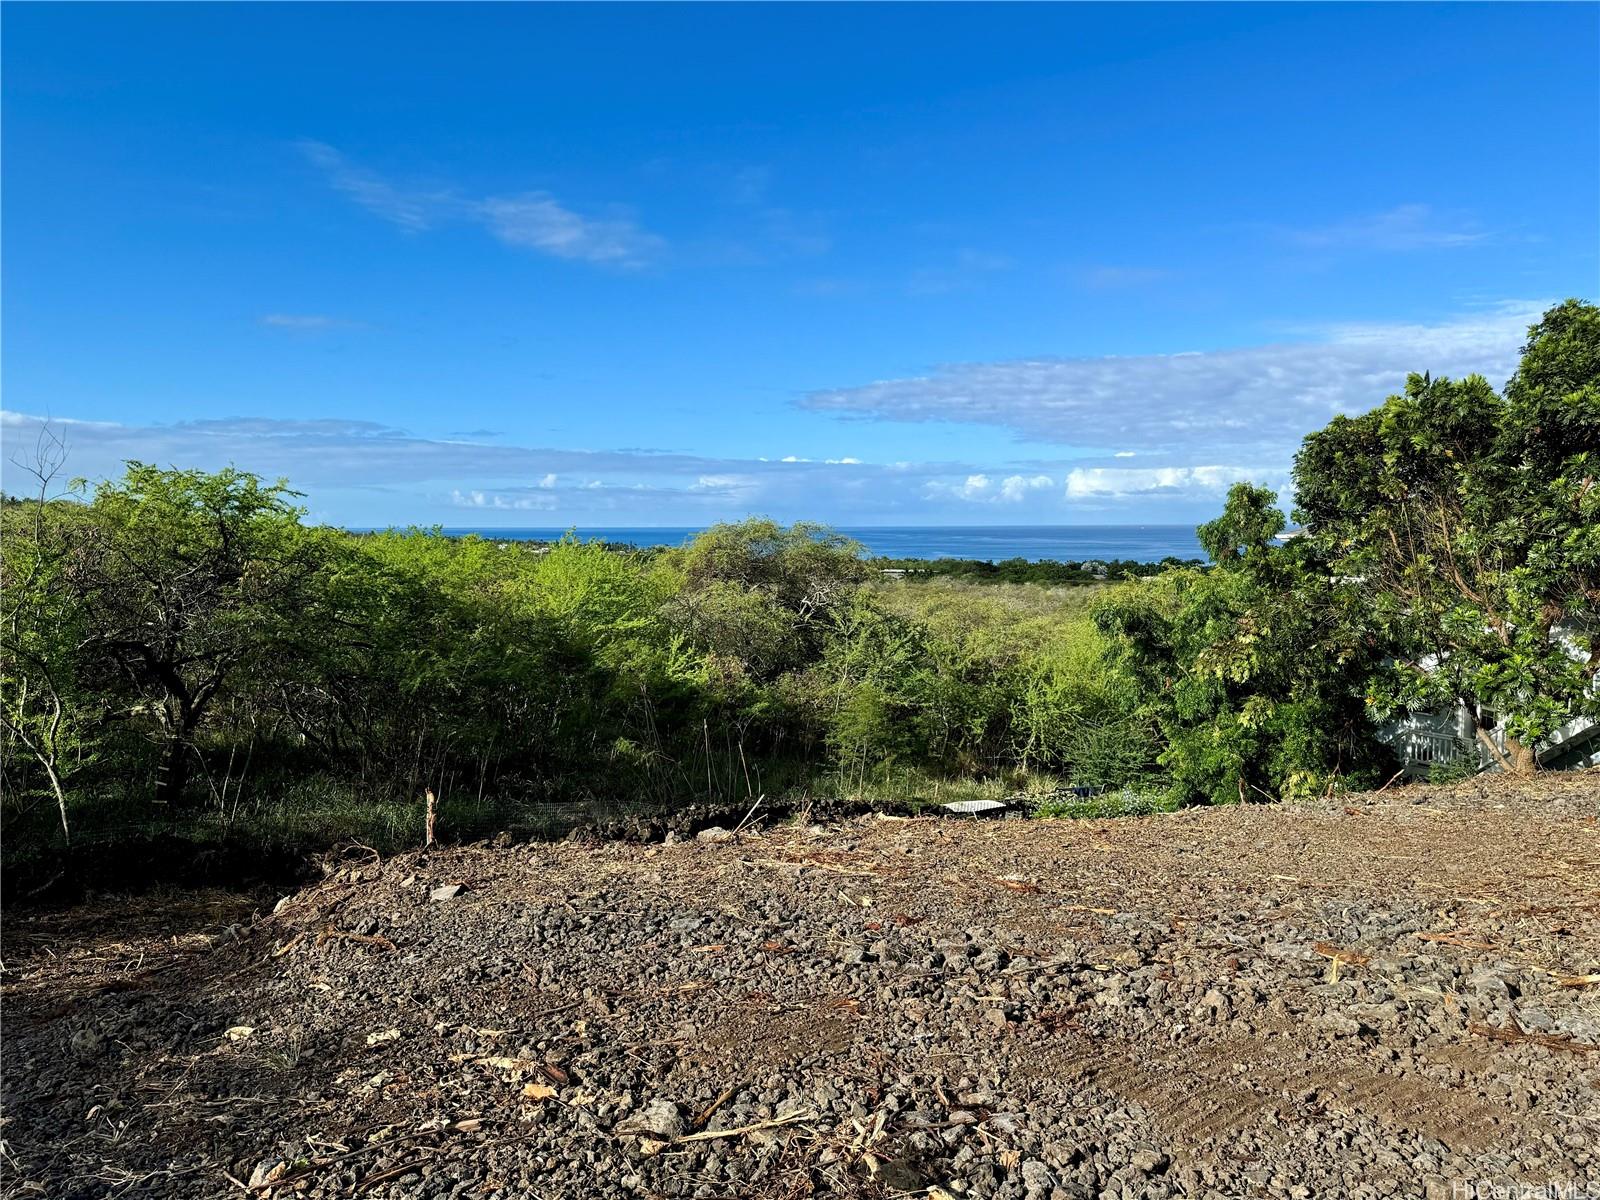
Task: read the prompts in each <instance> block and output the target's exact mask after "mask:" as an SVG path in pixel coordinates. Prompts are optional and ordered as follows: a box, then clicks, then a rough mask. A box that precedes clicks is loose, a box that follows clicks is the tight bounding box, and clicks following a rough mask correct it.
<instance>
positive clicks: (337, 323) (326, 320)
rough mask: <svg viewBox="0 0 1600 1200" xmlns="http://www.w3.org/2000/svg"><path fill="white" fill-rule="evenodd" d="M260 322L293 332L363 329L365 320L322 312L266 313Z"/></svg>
mask: <svg viewBox="0 0 1600 1200" xmlns="http://www.w3.org/2000/svg"><path fill="white" fill-rule="evenodd" d="M260 324H262V325H265V326H266V327H267V328H268V329H286V330H289V331H290V332H293V333H328V332H331V331H333V330H336V329H365V328H367V324H366V322H365V321H352V320H349V319H348V318H346V317H330V316H326V315H325V314H322V313H267V314H266V315H265V316H263V317H262V318H261V319H260Z"/></svg>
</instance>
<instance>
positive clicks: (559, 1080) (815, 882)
mask: <svg viewBox="0 0 1600 1200" xmlns="http://www.w3.org/2000/svg"><path fill="white" fill-rule="evenodd" d="M1597 811H1600V775H1596V774H1588V775H1568V776H1551V777H1544V778H1541V779H1538V780H1535V781H1533V782H1532V783H1529V784H1525V785H1521V786H1515V785H1510V784H1506V783H1504V782H1503V781H1501V782H1498V783H1497V782H1495V781H1492V780H1490V781H1484V780H1479V781H1473V782H1471V783H1468V784H1464V785H1459V786H1457V787H1453V788H1412V789H1406V790H1399V789H1395V790H1391V791H1389V792H1385V793H1382V794H1373V795H1368V796H1362V797H1356V798H1354V799H1350V798H1345V799H1343V800H1339V801H1332V802H1326V803H1317V804H1310V805H1299V806H1285V807H1270V808H1269V807H1245V808H1233V809H1226V810H1217V809H1213V810H1204V811H1192V812H1185V813H1180V814H1176V815H1172V816H1161V817H1150V818H1139V819H1123V820H1115V821H1083V822H1066V821H1063V822H1042V821H1037V822H1030V821H982V822H980V821H972V820H956V819H917V820H905V819H882V818H878V819H863V820H860V821H855V822H850V823H845V824H842V825H836V826H831V827H826V828H824V827H818V826H808V825H804V824H792V823H791V824H783V825H773V826H770V827H767V828H764V829H756V830H754V831H749V830H747V831H745V832H743V833H740V834H739V835H737V836H733V835H728V834H722V835H717V834H716V833H713V834H712V835H711V836H709V837H707V836H704V835H703V836H702V837H701V838H699V839H693V840H689V841H686V842H681V843H677V844H656V845H645V846H640V845H627V844H605V845H602V844H584V843H581V842H574V841H569V842H565V843H559V844H540V845H515V846H514V845H504V846H498V847H497V846H477V847H468V848H464V849H457V850H448V851H443V852H435V853H431V854H426V855H424V854H413V855H408V856H405V857H402V858H397V859H391V860H387V861H381V862H380V861H377V859H376V856H375V855H372V854H370V853H366V852H363V851H359V850H357V851H352V852H351V854H350V855H349V856H348V857H347V858H346V860H345V861H344V863H343V864H342V865H341V866H339V867H338V869H336V870H334V871H333V872H332V873H331V874H330V875H329V877H328V878H327V879H326V880H325V881H324V882H322V883H321V884H319V885H317V886H315V887H312V888H309V889H307V890H305V891H302V892H300V893H298V894H295V895H293V896H289V897H286V898H284V899H283V900H282V902H281V903H278V904H277V905H276V907H275V909H274V905H273V901H274V900H275V899H276V897H272V898H268V899H266V900H265V901H264V902H262V901H260V900H259V898H258V900H257V901H255V903H259V906H260V911H259V913H257V912H253V911H252V903H253V902H252V901H251V900H250V899H248V898H246V899H244V900H241V899H240V898H238V897H227V896H222V895H216V894H207V895H180V896H167V897H154V898H152V897H146V898H143V899H140V900H130V901H126V902H122V903H109V902H103V903H101V904H100V905H98V906H97V907H94V908H80V909H74V910H69V911H65V912H54V913H26V912H24V913H21V914H12V915H11V916H10V917H9V919H8V920H7V923H6V929H5V935H6V945H5V970H4V985H5V1012H4V1045H3V1066H4V1089H5V1101H6V1110H5V1118H4V1120H5V1124H4V1126H3V1129H0V1134H3V1137H4V1156H3V1159H0V1165H3V1167H4V1178H3V1183H0V1191H3V1193H4V1195H6V1196H14V1197H22V1196H34V1195H37V1196H49V1197H58V1198H62V1200H66V1198H68V1197H89V1196H95V1197H101V1196H104V1197H110V1196H171V1197H179V1196H181V1197H191V1196H198V1197H205V1196H219V1197H220V1196H232V1197H239V1196H249V1195H254V1196H259V1197H278V1198H280V1200H282V1198H286V1197H290V1196H297V1197H332V1196H341V1197H342V1196H362V1197H396V1198H399V1197H408V1198H409V1197H435V1198H442V1197H472V1198H475V1200H476V1198H491V1197H504V1198H510V1197H533V1198H536V1200H554V1198H556V1197H589V1196H598V1197H611V1196H614V1197H630V1198H631V1197H641V1198H642V1197H658V1196H666V1197H695V1198H699V1197H733V1196H749V1197H799V1196H807V1195H860V1196H894V1195H901V1194H908V1193H909V1194H918V1195H925V1196H930V1197H934V1198H936V1200H951V1198H967V1197H970V1198H974V1200H990V1198H993V1200H1046V1198H1049V1200H1065V1198H1069V1197H1122V1198H1131V1197H1165V1196H1184V1195H1195V1196H1210V1197H1229V1198H1232V1197H1242V1196H1270V1197H1290V1198H1293V1200H1304V1198H1307V1197H1340V1198H1353V1200H1360V1198H1367V1197H1380V1196H1435V1195H1436V1196H1441V1197H1444V1196H1451V1195H1452V1194H1454V1195H1457V1196H1461V1195H1465V1194H1468V1193H1466V1192H1464V1191H1462V1190H1460V1189H1461V1187H1462V1186H1463V1185H1464V1184H1465V1183H1466V1182H1467V1181H1493V1182H1494V1183H1496V1184H1501V1185H1504V1184H1511V1183H1518V1184H1534V1185H1539V1186H1541V1187H1542V1186H1545V1185H1550V1184H1555V1185H1557V1186H1562V1187H1572V1186H1577V1187H1584V1186H1589V1187H1594V1188H1596V1189H1597V1191H1600V825H1597V822H1596V813H1597ZM1453 1187H1454V1188H1455V1189H1456V1190H1454V1192H1453V1191H1452V1188H1453ZM1483 1194H1490V1193H1487V1192H1485V1193H1483ZM1540 1194H1544V1193H1542V1192H1541V1193H1540Z"/></svg>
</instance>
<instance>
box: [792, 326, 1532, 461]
mask: <svg viewBox="0 0 1600 1200" xmlns="http://www.w3.org/2000/svg"><path fill="white" fill-rule="evenodd" d="M1541 308H1542V304H1539V303H1533V302H1515V303H1507V304H1503V305H1500V306H1498V307H1496V308H1493V309H1491V310H1488V311H1484V312H1479V313H1473V314H1468V315H1464V316H1460V317H1457V318H1454V319H1452V320H1448V321H1443V322H1440V323H1436V324H1431V325H1421V324H1352V325H1335V326H1329V327H1324V328H1321V329H1317V330H1309V331H1306V335H1307V336H1306V338H1305V340H1303V341H1296V342H1283V343H1277V344H1270V345H1262V346H1249V347H1244V348H1240V349H1230V350H1211V351H1199V352H1188V353H1175V354H1149V355H1135V356H1128V357H1102V358H1033V359H1017V360H1008V361H1002V362H987V363H985V362H977V363H957V364H953V365H949V366H943V367H939V368H938V369H936V370H934V371H932V372H931V373H929V374H927V375H922V376H917V377H913V378H901V379H885V380H880V381H878V382H875V383H868V384H863V385H861V386H858V387H847V388H838V389H834V390H829V391H818V392H813V393H811V394H809V395H807V396H805V397H803V398H802V399H801V400H800V404H801V406H802V407H804V408H808V409H812V410H814V411H818V412H831V413H835V414H838V415H840V416H846V417H854V418H857V419H865V420H873V421H903V422H925V421H941V422H958V423H964V424H972V425H991V426H999V427H1001V428H1004V429H1008V430H1011V431H1012V432H1013V433H1015V434H1016V435H1017V436H1018V437H1019V438H1021V439H1024V440H1027V441H1034V442H1046V443H1056V444H1061V445H1072V446H1079V447H1088V448H1097V449H1102V450H1107V451H1109V450H1112V449H1116V450H1118V451H1120V452H1122V453H1139V454H1146V453H1154V454H1156V455H1158V456H1159V455H1162V454H1165V455H1168V456H1173V455H1176V456H1178V458H1179V462H1180V463H1181V462H1183V461H1184V460H1187V465H1194V464H1196V463H1205V462H1212V463H1215V462H1218V461H1230V460H1231V461H1246V462H1271V461H1287V457H1288V454H1289V453H1290V452H1291V451H1292V448H1293V447H1294V446H1295V445H1297V444H1298V443H1299V440H1300V439H1301V438H1302V437H1303V436H1304V435H1305V434H1306V433H1308V432H1309V431H1311V430H1313V429H1317V428H1320V427H1321V426H1322V425H1324V424H1326V423H1327V422H1328V420H1329V419H1330V418H1332V417H1333V416H1334V415H1335V414H1336V413H1340V412H1345V413H1355V412H1362V411H1365V410H1366V409H1369V408H1371V407H1373V406H1374V405H1376V404H1379V403H1381V402H1382V400H1383V399H1384V397H1385V396H1386V395H1388V394H1390V393H1392V392H1395V391H1397V390H1399V388H1400V387H1401V386H1402V385H1403V384H1404V381H1405V376H1406V374H1407V373H1408V372H1411V371H1432V372H1433V373H1434V374H1435V375H1440V374H1447V375H1455V376H1460V375H1466V374H1469V373H1473V372H1476V373H1479V374H1482V375H1485V376H1487V377H1488V378H1489V380H1490V381H1491V382H1493V383H1496V384H1499V383H1501V382H1502V381H1504V380H1505V379H1506V378H1507V377H1508V376H1509V375H1510V373H1511V371H1512V370H1513V369H1514V368H1515V365H1516V360H1517V352H1518V349H1519V347H1520V346H1521V344H1522V342H1523V340H1524V337H1525V335H1526V332H1527V328H1528V326H1529V325H1530V324H1531V323H1532V322H1533V321H1535V320H1537V319H1538V314H1539V312H1540V310H1541ZM1202 455H1203V456H1204V457H1201V456H1202ZM1221 455H1227V456H1228V457H1227V458H1221V457H1220V456H1221Z"/></svg>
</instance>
